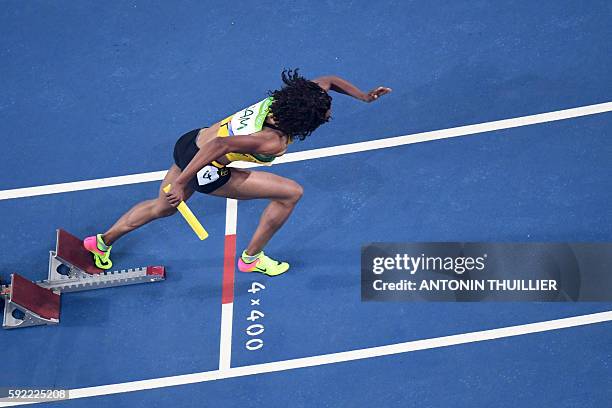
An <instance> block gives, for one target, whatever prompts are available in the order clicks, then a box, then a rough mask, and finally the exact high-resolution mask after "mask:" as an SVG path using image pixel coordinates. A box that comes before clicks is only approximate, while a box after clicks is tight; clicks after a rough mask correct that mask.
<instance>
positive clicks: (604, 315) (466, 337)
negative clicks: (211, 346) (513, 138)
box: [0, 311, 612, 407]
mask: <svg viewBox="0 0 612 408" xmlns="http://www.w3.org/2000/svg"><path fill="white" fill-rule="evenodd" d="M610 321H612V311H608V312H600V313H593V314H588V315H581V316H573V317H566V318H563V319H555V320H548V321H543V322H537V323H528V324H521V325H518V326H509V327H501V328H498V329H491V330H483V331H476V332H470V333H463V334H456V335H452V336H444V337H435V338H430V339H424V340H415V341H408V342H405V343H397V344H389V345H386V346H378V347H369V348H364V349H358V350H351V351H344V352H340V353H332V354H323V355H319V356H312V357H304V358H296V359H292V360H284V361H274V362H271V363H263V364H255V365H250V366H243V367H235V368H229V369H227V370H215V371H205V372H201V373H193V374H185V375H176V376H172V377H162V378H153V379H149V380H141V381H133V382H127V383H119V384H109V385H100V386H96V387H88V388H77V389H74V390H70V392H69V394H70V399H71V400H72V399H79V398H90V397H97V396H102V395H111V394H120V393H125V392H133V391H143V390H150V389H156V388H165V387H174V386H178V385H186V384H196V383H202V382H208V381H216V380H222V379H226V378H236V377H244V376H249V375H258V374H265V373H273V372H278V371H286V370H295V369H297V368H305V367H315V366H320V365H326V364H335V363H343V362H347V361H355V360H363V359H368V358H374V357H381V356H389V355H394V354H402V353H409V352H413V351H419V350H429V349H435V348H441V347H449V346H456V345H460V344H468V343H476V342H481V341H487V340H496V339H502V338H508V337H515V336H522V335H525V334H532V333H541V332H546V331H552V330H559V329H567V328H571V327H578V326H585V325H589V324H595V323H603V322H610ZM15 405H19V404H12V403H4V404H3V403H0V407H8V406H15Z"/></svg>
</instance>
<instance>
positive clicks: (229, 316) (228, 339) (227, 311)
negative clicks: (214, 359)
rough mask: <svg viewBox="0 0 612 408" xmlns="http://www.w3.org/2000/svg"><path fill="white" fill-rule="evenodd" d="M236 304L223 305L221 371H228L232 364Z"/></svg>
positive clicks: (220, 344) (220, 338) (220, 339)
mask: <svg viewBox="0 0 612 408" xmlns="http://www.w3.org/2000/svg"><path fill="white" fill-rule="evenodd" d="M233 320H234V302H232V303H222V304H221V336H220V337H219V370H220V371H223V370H228V369H229V368H230V366H231V364H232V322H233Z"/></svg>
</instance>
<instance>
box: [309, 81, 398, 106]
mask: <svg viewBox="0 0 612 408" xmlns="http://www.w3.org/2000/svg"><path fill="white" fill-rule="evenodd" d="M312 82H315V83H317V84H318V85H319V86H320V87H321V88H323V89H325V90H326V91H329V90H332V91H335V92H338V93H341V94H345V95H349V96H352V97H353V98H356V99H359V100H360V101H364V102H372V101H375V100H377V99H378V98H379V97H381V96H382V95H385V94H388V93H389V92H391V88H387V87H384V86H379V87H376V88H374V89H372V90H371V91H370V92H367V93H366V92H363V91H362V90H361V89H359V88H357V87H356V86H355V85H353V84H351V83H350V82H349V81H347V80H346V79H342V78H340V77H338V76H335V75H327V76H322V77H319V78H316V79H313V80H312Z"/></svg>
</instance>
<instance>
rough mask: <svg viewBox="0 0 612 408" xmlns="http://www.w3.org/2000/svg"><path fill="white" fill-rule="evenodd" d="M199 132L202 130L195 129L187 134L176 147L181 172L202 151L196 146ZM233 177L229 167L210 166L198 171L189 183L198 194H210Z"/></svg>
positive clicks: (175, 157) (176, 162) (177, 163)
mask: <svg viewBox="0 0 612 408" xmlns="http://www.w3.org/2000/svg"><path fill="white" fill-rule="evenodd" d="M199 132H200V129H195V130H192V131H191V132H187V133H185V134H184V135H183V136H181V137H180V138H179V140H177V141H176V144H175V145H174V163H175V164H176V165H177V166H179V167H180V169H181V170H184V169H185V167H187V165H188V164H189V162H191V159H193V157H194V156H195V155H196V153H198V151H199V150H200V149H199V148H198V146H197V145H196V139H197V137H198V133H199ZM231 176H232V172H231V170H230V168H229V167H222V168H217V167H215V166H213V165H212V164H208V165H206V166H204V167H203V168H202V169H201V170H200V171H198V174H197V175H196V177H194V178H193V179H191V180H190V181H189V186H190V187H192V188H193V189H194V190H195V191H197V192H200V193H204V194H208V193H212V192H213V191H215V190H216V189H218V188H219V187H221V186H222V185H224V184H225V183H227V182H228V181H229V179H230V177H231Z"/></svg>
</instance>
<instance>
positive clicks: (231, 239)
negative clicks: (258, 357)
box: [219, 198, 238, 371]
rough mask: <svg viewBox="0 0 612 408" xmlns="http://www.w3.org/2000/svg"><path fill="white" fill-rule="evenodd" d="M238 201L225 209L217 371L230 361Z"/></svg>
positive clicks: (228, 364)
mask: <svg viewBox="0 0 612 408" xmlns="http://www.w3.org/2000/svg"><path fill="white" fill-rule="evenodd" d="M237 222H238V201H236V200H233V199H231V198H228V199H227V201H226V208H225V249H224V255H223V289H222V294H221V336H220V340H219V370H220V371H222V370H228V369H229V368H230V366H231V361H232V322H233V319H234V273H235V269H234V268H235V265H236V225H237Z"/></svg>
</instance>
